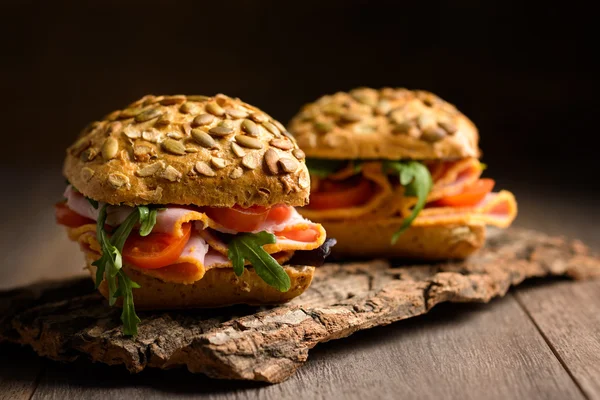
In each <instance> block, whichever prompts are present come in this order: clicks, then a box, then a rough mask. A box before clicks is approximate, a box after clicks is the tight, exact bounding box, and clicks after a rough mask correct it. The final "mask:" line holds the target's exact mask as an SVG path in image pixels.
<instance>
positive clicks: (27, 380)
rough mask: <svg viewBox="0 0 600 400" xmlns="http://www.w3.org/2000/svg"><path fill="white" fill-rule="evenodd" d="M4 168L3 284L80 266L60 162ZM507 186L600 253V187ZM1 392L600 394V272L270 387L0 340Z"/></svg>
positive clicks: (432, 322) (428, 320) (390, 339)
mask: <svg viewBox="0 0 600 400" xmlns="http://www.w3.org/2000/svg"><path fill="white" fill-rule="evenodd" d="M0 178H1V179H2V181H3V182H4V183H5V186H4V188H7V186H10V188H11V190H10V191H8V190H5V189H3V198H4V203H3V204H2V207H0V216H1V217H2V221H3V229H2V230H1V231H0V232H1V233H0V234H1V235H2V237H1V239H2V240H1V241H0V257H1V259H2V264H1V265H2V266H1V268H0V289H6V288H11V287H15V286H18V285H24V284H28V283H31V282H33V281H36V280H39V279H42V278H51V279H57V278H61V277H66V276H72V275H74V274H82V273H83V271H82V267H81V266H82V256H81V255H80V253H79V250H78V249H77V247H76V245H75V244H72V243H70V242H69V241H68V240H67V238H66V236H65V234H64V232H63V230H62V228H60V227H57V226H55V224H54V217H53V213H52V208H51V206H52V204H53V203H54V202H55V201H56V200H58V199H60V198H61V191H62V189H63V188H64V180H63V179H62V178H61V177H60V174H59V173H58V171H55V170H49V171H42V172H40V171H39V170H36V171H33V170H32V171H21V172H19V175H15V171H13V170H11V169H4V170H2V169H0ZM7 182H9V183H10V185H7ZM508 189H513V191H514V192H515V194H516V196H517V199H518V200H519V204H520V216H519V218H518V220H517V223H516V225H518V226H523V227H528V228H535V229H539V230H542V231H545V232H548V233H551V234H557V235H559V234H563V235H565V236H568V237H574V238H579V239H582V240H583V241H584V242H586V243H587V244H588V245H589V246H590V247H592V248H593V249H594V250H595V251H597V252H600V229H599V228H598V223H599V222H600V211H599V210H598V208H597V207H594V205H595V203H596V199H595V198H593V197H591V196H589V197H586V196H582V195H580V194H578V193H574V192H568V191H564V192H561V191H558V190H555V191H553V192H549V191H544V189H542V188H535V187H531V186H530V185H511V186H509V187H508ZM7 192H8V193H7ZM559 193H560V194H559ZM559 196H560V197H559ZM0 398H1V399H31V398H32V399H46V398H50V399H54V398H56V399H72V398H73V399H76V398H77V399H79V398H92V399H96V398H98V399H107V398H110V399H121V398H122V399H138V398H144V399H146V398H152V399H160V398H211V399H238V398H257V399H258V398H261V399H262V398H264V399H286V398H294V399H296V398H301V399H313V398H327V399H337V398H344V399H345V398H348V399H370V398H377V399H379V398H409V399H410V398H415V399H417V398H418V399H439V398H456V399H481V398H485V399H487V400H490V399H507V398H511V399H538V398H539V399H554V398H555V399H582V398H589V399H600V281H592V282H571V281H567V280H539V281H533V282H529V283H526V284H525V285H523V286H521V287H519V288H517V289H513V290H512V291H511V292H510V293H509V294H508V295H507V296H506V297H504V298H502V299H496V300H494V301H492V302H491V303H490V304H464V305H457V304H450V305H442V306H439V307H436V308H435V309H434V310H432V311H431V312H430V313H429V314H428V315H425V316H423V317H418V318H414V319H410V320H406V321H402V322H398V323H395V324H393V325H390V326H386V327H378V328H375V329H372V330H369V331H363V332H360V333H357V334H354V335H353V336H351V337H349V338H346V339H341V340H337V341H333V342H330V343H327V344H323V345H319V346H317V348H315V349H314V350H312V351H311V353H310V356H309V361H308V362H307V364H306V365H305V366H304V367H303V368H301V369H300V370H299V371H298V373H297V374H296V375H295V376H294V377H292V378H291V379H290V380H288V381H286V382H284V383H282V384H279V385H271V386H268V385H262V384H256V383H248V382H230V381H215V380H211V379H208V378H206V377H204V376H201V375H193V374H190V373H188V372H187V371H186V370H182V369H179V370H171V371H153V370H150V371H145V372H143V373H141V374H138V375H130V374H129V373H128V372H126V371H125V369H124V368H120V367H107V366H105V365H99V364H91V363H89V362H86V361H85V360H80V361H78V362H76V363H74V364H61V363H57V362H53V361H49V360H45V359H42V358H39V357H37V356H36V355H35V354H34V353H33V352H32V351H30V350H29V349H26V348H19V347H17V346H14V345H0Z"/></svg>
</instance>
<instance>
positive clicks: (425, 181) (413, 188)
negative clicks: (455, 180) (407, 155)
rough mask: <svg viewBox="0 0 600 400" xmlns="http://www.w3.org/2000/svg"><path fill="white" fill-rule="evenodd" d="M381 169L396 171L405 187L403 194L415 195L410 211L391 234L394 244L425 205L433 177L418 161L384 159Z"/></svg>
mask: <svg viewBox="0 0 600 400" xmlns="http://www.w3.org/2000/svg"><path fill="white" fill-rule="evenodd" d="M383 169H384V171H388V172H389V171H393V172H397V173H398V177H399V179H400V184H401V185H402V186H404V187H405V188H406V190H405V195H406V196H415V197H417V204H415V207H414V208H413V210H412V213H411V214H410V215H409V216H408V217H406V218H405V219H404V221H402V225H401V226H400V228H399V229H398V230H397V231H396V232H395V233H394V235H393V236H392V244H395V243H396V242H397V241H398V238H399V237H400V235H401V234H402V233H404V231H406V230H407V229H408V228H409V227H410V225H411V224H412V222H413V221H414V220H415V218H417V215H419V213H420V212H421V210H422V209H423V207H425V203H426V202H427V196H428V195H429V192H430V191H431V188H432V187H433V179H432V178H431V174H430V173H429V170H428V169H427V167H426V166H425V165H423V164H421V163H420V162H418V161H384V162H383Z"/></svg>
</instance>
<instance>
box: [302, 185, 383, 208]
mask: <svg viewBox="0 0 600 400" xmlns="http://www.w3.org/2000/svg"><path fill="white" fill-rule="evenodd" d="M372 195H373V186H372V184H371V182H370V181H369V180H367V179H364V178H360V180H359V181H358V182H356V180H355V179H349V180H347V181H344V182H333V181H324V182H323V183H322V185H321V187H319V189H318V190H317V191H316V192H312V193H311V194H310V204H309V205H308V207H309V208H314V209H315V210H329V209H333V208H349V207H356V206H359V205H361V204H364V203H365V202H366V201H367V200H368V199H369V198H371V196H372Z"/></svg>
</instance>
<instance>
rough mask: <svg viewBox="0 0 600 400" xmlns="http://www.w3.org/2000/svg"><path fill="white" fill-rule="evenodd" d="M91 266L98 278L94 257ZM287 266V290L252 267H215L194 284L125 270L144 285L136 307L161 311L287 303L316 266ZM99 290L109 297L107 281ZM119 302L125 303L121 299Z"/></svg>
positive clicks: (308, 280)
mask: <svg viewBox="0 0 600 400" xmlns="http://www.w3.org/2000/svg"><path fill="white" fill-rule="evenodd" d="M87 268H88V270H89V272H90V274H91V276H92V279H94V280H95V276H96V267H95V266H93V265H91V260H88V264H87ZM283 268H284V270H285V272H286V273H287V274H288V276H289V277H290V279H291V282H292V284H291V287H290V290H288V291H287V292H280V291H278V290H277V289H274V288H273V287H271V286H269V285H267V284H266V283H265V282H264V281H263V280H262V279H261V278H260V277H259V276H258V275H257V274H256V272H255V271H254V269H252V268H246V269H245V270H244V273H243V274H242V275H241V276H240V277H237V276H236V275H235V274H234V272H233V269H232V268H213V269H210V270H208V271H207V272H206V274H205V275H204V277H203V278H202V279H201V280H199V281H197V282H195V283H193V284H190V285H185V284H179V283H172V282H164V281H162V280H160V279H157V278H153V277H151V276H148V275H144V274H142V273H140V272H138V271H136V270H134V269H132V268H129V267H127V266H123V271H124V272H125V273H126V274H127V276H129V277H130V278H131V279H132V280H133V281H134V282H136V283H138V284H139V285H140V286H141V288H140V289H134V290H133V297H134V303H135V308H136V309H139V310H143V309H151V310H161V309H185V308H205V307H225V306H230V305H235V304H248V305H257V306H258V305H270V304H281V303H286V302H288V301H290V300H292V299H293V298H294V297H297V296H299V295H301V294H302V293H303V292H304V291H305V290H306V289H307V288H308V287H309V286H310V283H311V281H312V278H313V275H314V271H315V268H314V267H305V266H289V265H285V266H283ZM98 289H99V291H100V293H102V295H103V296H104V297H106V298H108V284H107V283H106V280H104V281H103V282H102V283H101V284H100V287H99V288H98ZM117 305H119V306H121V299H119V300H118V301H117Z"/></svg>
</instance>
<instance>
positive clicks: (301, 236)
mask: <svg viewBox="0 0 600 400" xmlns="http://www.w3.org/2000/svg"><path fill="white" fill-rule="evenodd" d="M275 236H280V237H284V238H286V239H290V240H295V241H297V242H306V243H312V242H314V241H315V240H317V238H318V237H319V231H317V230H316V229H314V228H313V227H311V226H309V227H306V228H305V229H294V228H293V227H292V228H287V229H284V230H282V231H280V232H275Z"/></svg>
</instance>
